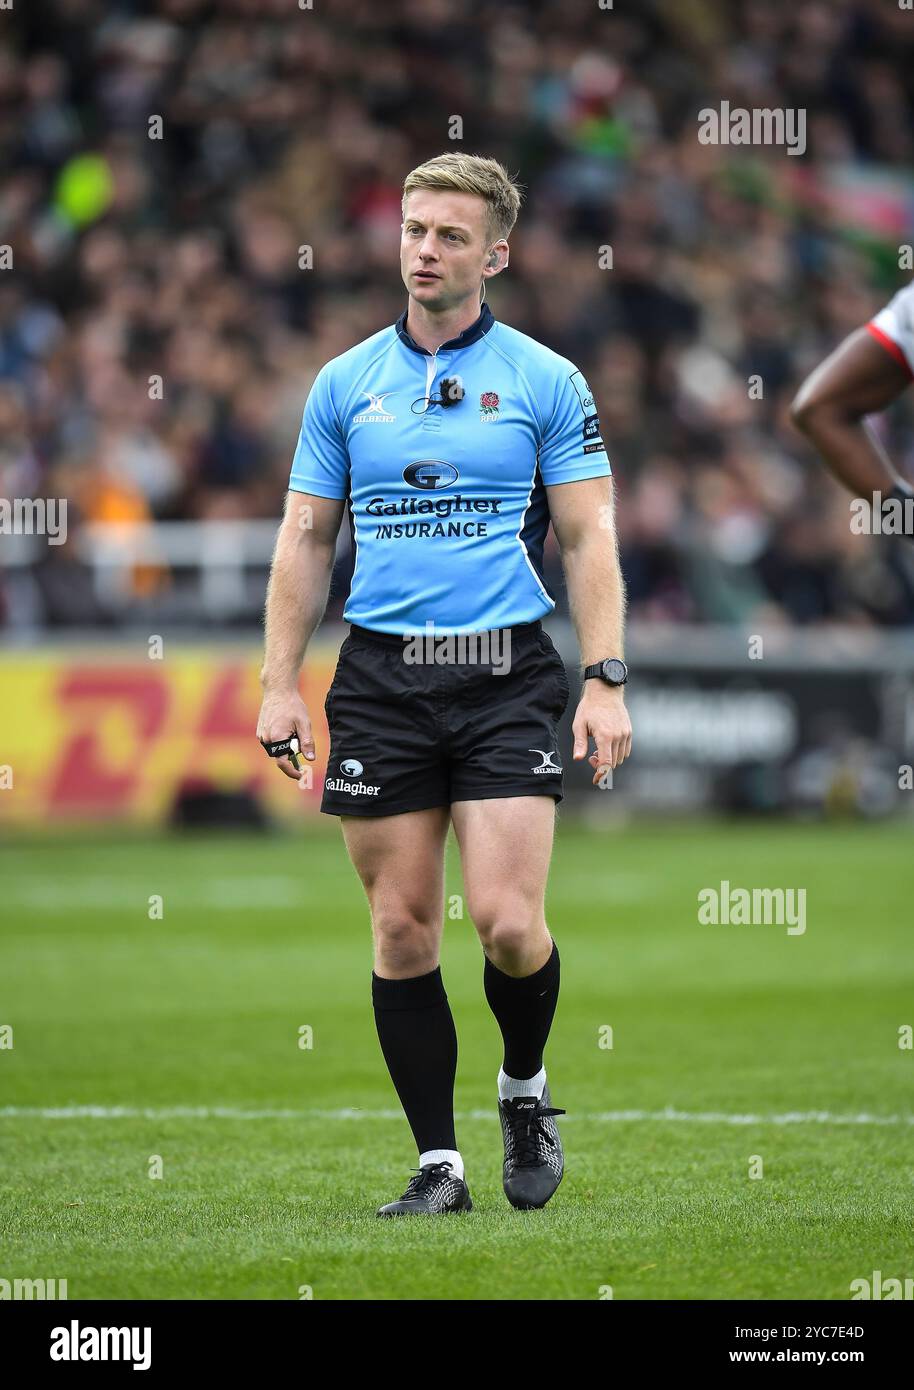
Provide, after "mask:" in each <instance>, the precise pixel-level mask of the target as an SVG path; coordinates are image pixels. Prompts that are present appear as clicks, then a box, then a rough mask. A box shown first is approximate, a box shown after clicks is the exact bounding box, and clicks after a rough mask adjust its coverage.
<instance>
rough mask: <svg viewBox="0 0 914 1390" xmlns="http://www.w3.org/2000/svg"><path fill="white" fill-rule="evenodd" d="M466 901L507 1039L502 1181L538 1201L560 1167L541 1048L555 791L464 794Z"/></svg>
mask: <svg viewBox="0 0 914 1390" xmlns="http://www.w3.org/2000/svg"><path fill="white" fill-rule="evenodd" d="M451 818H452V820H453V822H454V829H455V831H456V834H457V841H458V844H459V846H460V857H461V862H462V865H463V881H464V887H465V890H466V896H467V910H468V912H469V914H470V916H471V917H472V919H473V922H474V924H475V926H476V930H477V932H478V933H479V938H480V941H481V942H482V948H483V951H484V953H485V975H484V981H485V992H486V999H487V1000H488V1002H489V1007H490V1008H491V1010H492V1012H493V1014H494V1015H495V1018H496V1021H497V1023H498V1026H499V1028H500V1029H501V1035H502V1039H503V1041H504V1059H503V1064H502V1067H501V1070H500V1072H499V1076H498V1098H499V1115H500V1118H501V1122H502V1134H503V1137H504V1143H505V1167H504V1188H505V1193H506V1195H507V1197H508V1200H509V1201H510V1202H511V1203H512V1205H513V1206H517V1207H540V1206H544V1205H545V1203H546V1202H547V1201H548V1200H549V1198H550V1197H551V1196H552V1194H553V1192H554V1191H555V1189H556V1188H557V1187H558V1185H559V1182H560V1181H561V1178H562V1173H563V1155H562V1146H561V1141H560V1139H559V1135H558V1128H557V1126H556V1124H555V1119H554V1116H555V1115H557V1114H559V1115H561V1114H563V1113H564V1111H561V1110H554V1109H553V1108H552V1103H551V1098H550V1094H549V1087H548V1083H547V1080H546V1071H545V1068H544V1066H543V1051H544V1049H545V1046H546V1041H547V1039H548V1037H549V1030H550V1028H551V1026H552V1020H553V1017H554V1014H555V1008H556V1004H557V1003H558V996H559V954H558V948H557V947H556V945H555V942H554V941H553V940H552V937H551V935H550V932H549V929H548V927H547V925H546V918H545V895H546V880H547V877H548V872H549V859H550V856H551V853H552V841H553V832H554V827H555V801H554V800H553V798H552V797H551V796H514V797H493V798H489V799H485V800H478V801H458V802H454V803H453V805H452V806H451Z"/></svg>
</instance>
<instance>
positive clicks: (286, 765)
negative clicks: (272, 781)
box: [257, 690, 314, 782]
mask: <svg viewBox="0 0 914 1390" xmlns="http://www.w3.org/2000/svg"><path fill="white" fill-rule="evenodd" d="M293 735H294V736H295V737H297V739H298V746H299V748H300V749H301V752H302V755H303V756H304V757H305V758H306V759H307V760H308V762H313V761H314V738H313V736H312V734H311V720H310V719H309V717H308V710H307V707H306V705H305V702H304V700H303V699H302V697H301V696H300V695H299V693H298V691H297V690H283V691H273V690H268V691H266V692H265V694H264V697H263V703H262V705H261V706H260V718H259V719H258V721H257V737H258V738H259V739H260V741H261V743H276V742H278V741H279V740H280V739H284V738H290V737H291V736H293ZM275 761H276V766H277V767H278V768H280V770H281V771H282V772H284V773H285V774H286V776H287V777H291V778H293V779H294V781H296V782H298V781H300V780H301V778H302V777H303V776H304V773H302V772H299V771H298V769H297V768H296V767H294V766H293V763H292V760H291V758H276V760H275Z"/></svg>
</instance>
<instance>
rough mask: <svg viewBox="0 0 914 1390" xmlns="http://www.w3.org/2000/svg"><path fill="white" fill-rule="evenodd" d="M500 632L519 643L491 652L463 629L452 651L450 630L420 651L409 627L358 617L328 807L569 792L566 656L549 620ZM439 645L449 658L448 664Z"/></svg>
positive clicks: (392, 811)
mask: <svg viewBox="0 0 914 1390" xmlns="http://www.w3.org/2000/svg"><path fill="white" fill-rule="evenodd" d="M498 635H499V638H500V639H501V640H503V641H505V642H506V643H507V640H508V635H510V645H509V646H505V647H502V648H501V649H499V648H498V647H497V646H494V645H493V646H492V647H490V648H489V649H485V648H484V647H482V648H479V649H477V650H476V652H475V656H476V657H477V658H481V657H482V656H486V657H488V658H490V659H488V660H485V661H483V660H481V659H478V660H473V659H472V658H471V657H470V651H469V650H464V651H462V652H461V651H460V649H459V647H457V648H456V650H455V649H454V644H456V643H457V639H456V638H452V639H449V640H450V642H451V644H452V647H451V650H450V651H448V649H447V648H446V647H444V648H443V647H442V644H443V643H444V642H445V639H443V638H441V637H438V638H435V639H434V643H432V642H431V641H430V639H427V638H422V639H420V641H421V642H422V644H423V646H422V648H421V658H420V660H419V661H416V660H415V654H416V653H415V649H413V651H412V653H409V652H408V650H407V646H406V642H405V640H404V639H403V638H402V637H399V636H397V635H396V634H388V633H382V632H371V631H369V630H368V629H366V628H360V627H355V626H353V627H352V629H351V631H350V635H349V636H348V637H347V638H346V640H345V642H344V643H343V645H342V647H341V649H340V655H339V661H338V662H337V667H336V671H335V673H334V677H333V681H332V683H331V686H330V689H329V691H328V692H327V699H326V700H325V702H324V709H325V710H326V713H327V723H328V724H329V726H330V754H329V757H328V760H327V775H326V778H325V780H324V794H323V798H322V800H321V810H322V811H325V812H326V813H327V814H328V815H331V816H391V815H398V814H400V813H401V812H403V811H421V810H424V809H426V808H427V807H429V806H450V805H451V803H452V802H454V801H477V800H482V799H488V798H492V797H505V796H552V797H554V798H555V800H556V801H561V800H562V758H561V755H560V751H559V745H558V731H557V727H556V726H557V723H558V721H559V719H561V717H562V715H563V714H564V712H565V708H566V706H567V704H568V699H569V694H570V691H569V686H568V677H567V675H566V673H565V663H564V662H563V661H562V658H561V657H560V656H559V654H558V652H557V651H556V649H555V647H554V646H553V643H552V640H551V638H550V637H549V636H548V635H547V634H546V633H545V632H544V631H543V629H542V626H541V625H540V623H538V622H537V623H525V624H523V625H521V626H520V627H513V628H505V629H502V630H501V633H500V634H498ZM506 653H509V654H510V660H506V659H505V654H506ZM433 654H438V655H443V656H447V657H448V658H449V659H448V660H445V661H442V662H441V663H440V664H439V663H438V662H436V661H433V660H429V659H428V658H429V656H431V655H433ZM408 656H411V658H412V659H408ZM455 656H463V657H465V658H468V657H469V658H470V659H465V660H463V661H460V660H453V659H450V658H451V657H455ZM500 667H503V668H505V669H504V670H503V672H502V673H501V674H498V671H499V668H500Z"/></svg>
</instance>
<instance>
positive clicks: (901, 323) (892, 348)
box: [866, 280, 914, 377]
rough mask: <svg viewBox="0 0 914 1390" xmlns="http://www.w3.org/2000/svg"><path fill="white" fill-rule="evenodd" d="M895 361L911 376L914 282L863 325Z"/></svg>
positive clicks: (912, 361)
mask: <svg viewBox="0 0 914 1390" xmlns="http://www.w3.org/2000/svg"><path fill="white" fill-rule="evenodd" d="M866 326H867V328H868V329H869V331H870V333H872V335H873V337H874V338H875V339H876V340H877V342H880V343H881V344H882V346H883V347H884V348H885V350H886V352H890V353H891V354H892V356H893V357H894V358H895V360H896V362H898V363H900V365H901V366H902V367H904V369H905V371H906V372H908V373H909V375H910V376H912V377H914V280H912V281H911V283H910V284H909V285H905V287H904V289H901V290H899V291H898V293H897V294H896V295H895V296H894V297H893V298H892V299H890V300H889V302H888V304H887V305H886V306H885V308H884V309H880V311H879V313H878V314H877V315H876V317H875V318H873V319H871V320H870V322H869V323H868V324H867V325H866Z"/></svg>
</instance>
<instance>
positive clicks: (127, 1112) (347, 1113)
mask: <svg viewBox="0 0 914 1390" xmlns="http://www.w3.org/2000/svg"><path fill="white" fill-rule="evenodd" d="M494 1115H495V1106H494V1102H493V1105H492V1107H491V1108H490V1109H488V1110H465V1111H462V1112H459V1113H458V1114H457V1116H456V1118H457V1119H458V1120H491V1119H492V1118H493V1117H494ZM399 1119H402V1112H401V1111H400V1110H358V1109H355V1108H344V1109H340V1110H279V1109H277V1110H271V1109H264V1110H257V1109H246V1108H245V1107H243V1106H232V1105H166V1106H132V1105H63V1106H38V1105H5V1106H2V1107H0V1120H320V1121H326V1120H399ZM567 1120H571V1121H574V1120H590V1121H595V1122H597V1123H599V1124H632V1123H635V1124H637V1123H648V1124H650V1123H654V1124H667V1123H670V1122H673V1123H677V1124H693V1125H914V1115H870V1114H868V1113H867V1112H865V1111H863V1112H861V1113H860V1114H857V1115H837V1114H833V1113H832V1112H831V1111H830V1110H788V1111H785V1112H784V1113H783V1114H775V1115H751V1114H750V1115H739V1114H736V1115H734V1114H729V1113H727V1112H725V1111H716V1110H697V1111H692V1110H676V1109H674V1108H673V1107H672V1106H668V1107H667V1108H666V1109H665V1110H584V1111H581V1110H578V1111H573V1112H572V1113H571V1114H569V1115H567V1116H566V1117H565V1119H564V1120H563V1121H562V1123H563V1124H564V1123H565V1122H566V1121H567Z"/></svg>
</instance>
